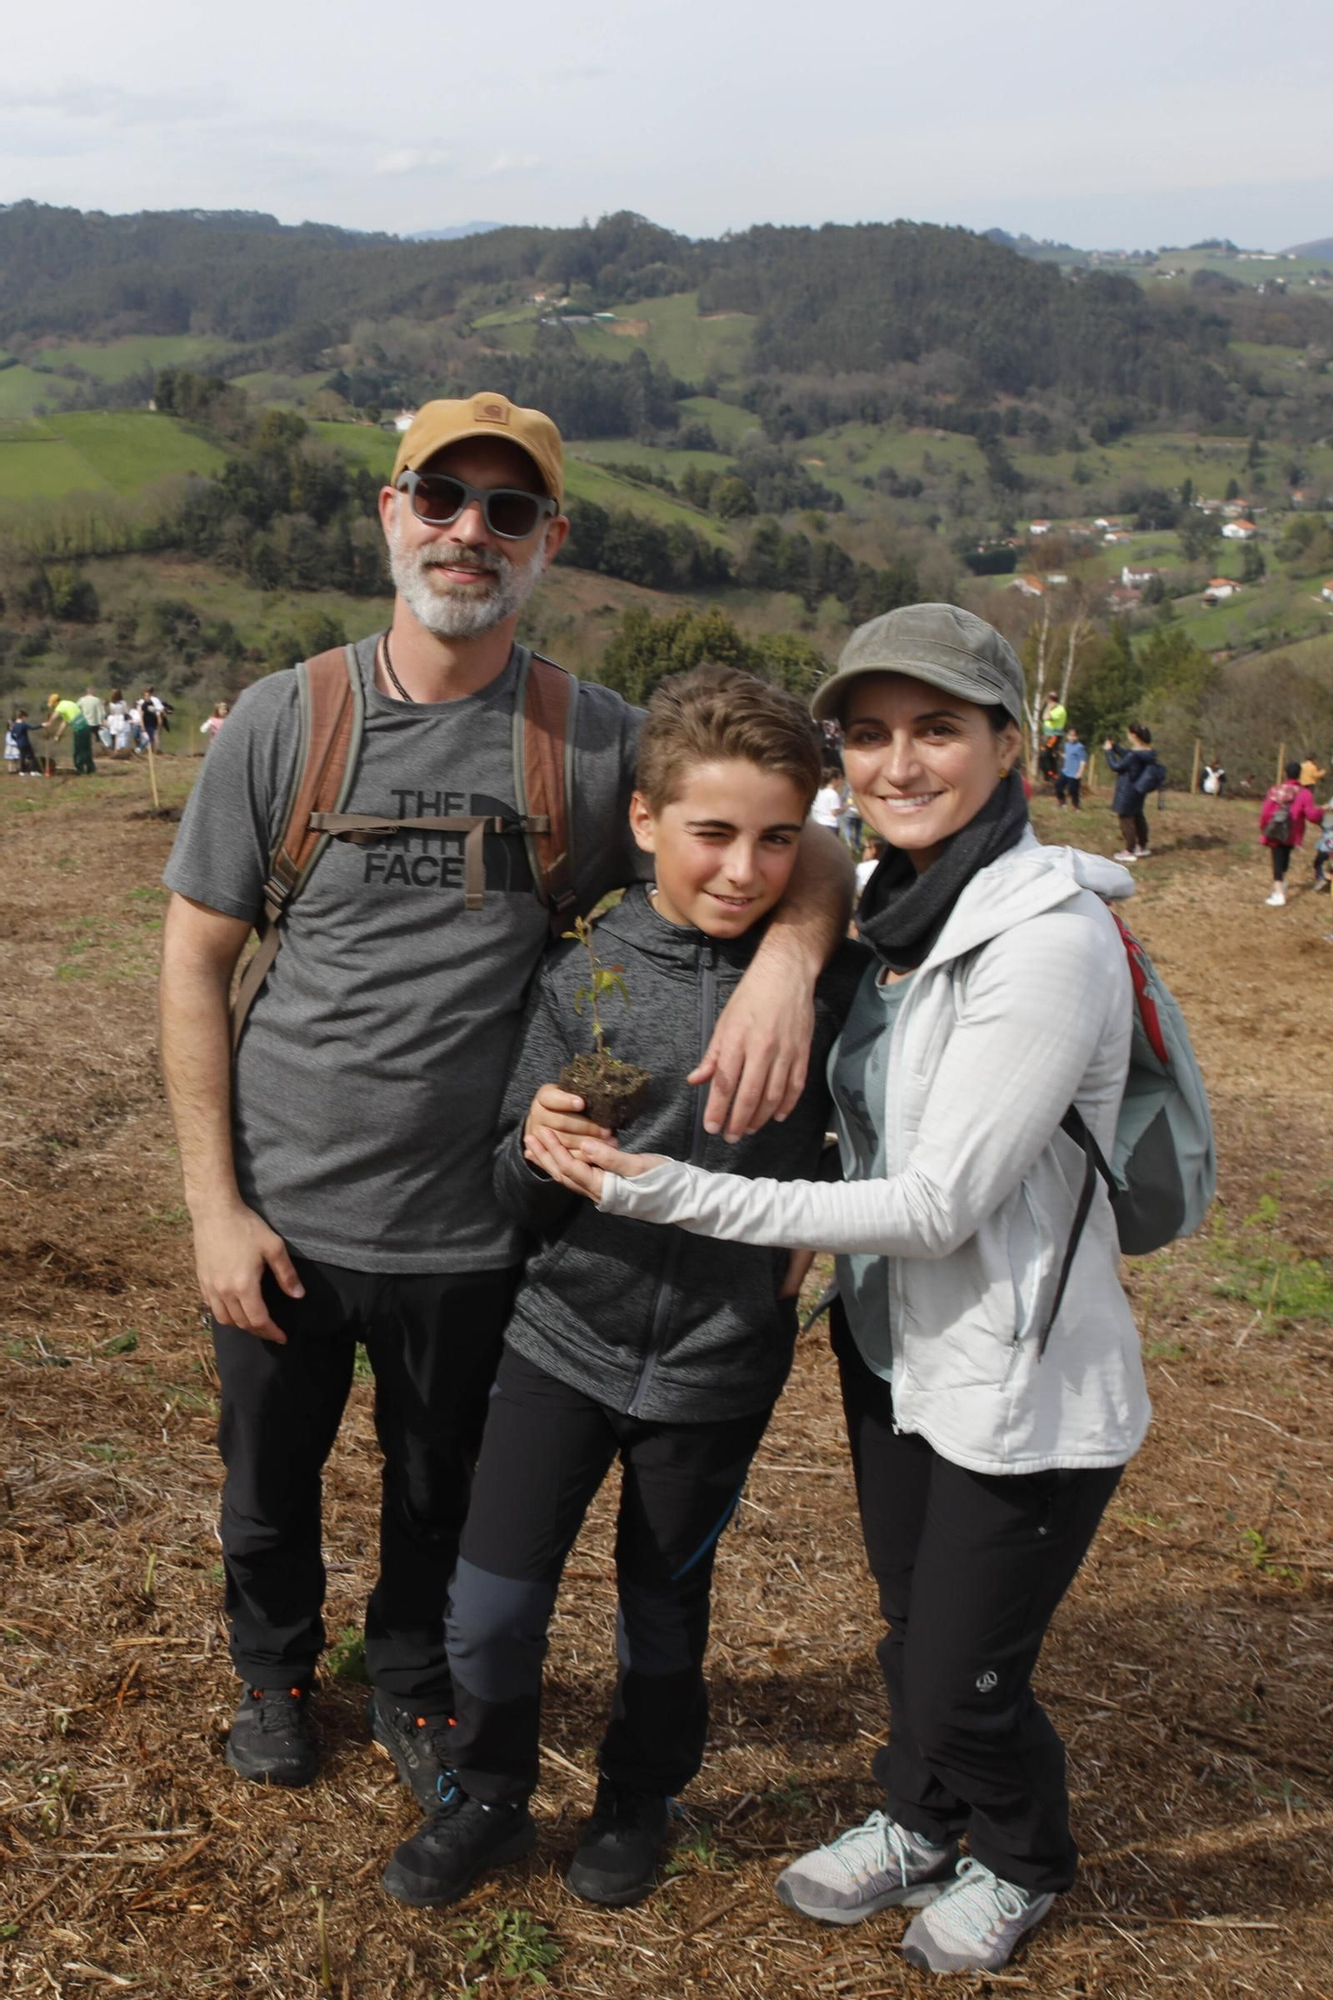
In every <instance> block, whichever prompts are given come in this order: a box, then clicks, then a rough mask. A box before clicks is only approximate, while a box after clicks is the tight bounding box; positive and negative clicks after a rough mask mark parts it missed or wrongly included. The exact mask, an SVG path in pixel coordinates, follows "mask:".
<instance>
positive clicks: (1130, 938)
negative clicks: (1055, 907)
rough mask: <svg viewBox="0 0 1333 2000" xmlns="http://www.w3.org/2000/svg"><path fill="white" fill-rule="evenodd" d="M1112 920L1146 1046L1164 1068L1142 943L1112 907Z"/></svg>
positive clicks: (1165, 1061)
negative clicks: (1124, 961) (1122, 948)
mask: <svg viewBox="0 0 1333 2000" xmlns="http://www.w3.org/2000/svg"><path fill="white" fill-rule="evenodd" d="M1111 921H1112V922H1113V923H1114V925H1115V927H1116V929H1117V930H1118V931H1119V933H1120V942H1121V944H1123V945H1124V947H1125V957H1126V958H1127V959H1128V960H1129V976H1130V980H1131V981H1132V983H1133V987H1134V1005H1135V1007H1136V1008H1137V1009H1138V1015H1139V1019H1140V1021H1142V1023H1143V1032H1144V1034H1145V1035H1146V1036H1147V1037H1148V1045H1149V1047H1150V1048H1151V1049H1152V1052H1153V1054H1154V1055H1155V1056H1156V1058H1157V1060H1158V1062H1159V1063H1161V1065H1162V1067H1163V1069H1166V1068H1168V1067H1169V1065H1170V1057H1169V1056H1168V1054H1167V1050H1166V1037H1165V1035H1164V1034H1163V1033H1162V1023H1161V1018H1160V1016H1159V1015H1158V1012H1157V1002H1156V1001H1155V1000H1154V999H1153V995H1152V987H1151V986H1150V985H1149V983H1148V966H1147V962H1146V960H1145V958H1144V954H1143V946H1142V945H1141V944H1140V943H1139V941H1138V939H1137V938H1136V937H1135V935H1134V933H1133V931H1132V930H1131V929H1130V928H1129V925H1128V924H1127V923H1125V921H1124V919H1123V918H1121V917H1118V916H1117V915H1116V913H1115V911H1114V910H1112V912H1111Z"/></svg>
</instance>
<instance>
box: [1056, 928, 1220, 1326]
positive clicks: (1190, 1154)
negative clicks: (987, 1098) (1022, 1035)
mask: <svg viewBox="0 0 1333 2000" xmlns="http://www.w3.org/2000/svg"><path fill="white" fill-rule="evenodd" d="M1111 915H1112V917H1113V919H1114V921H1115V926H1116V929H1117V930H1118V931H1119V932H1120V937H1121V942H1122V943H1123V944H1124V947H1125V956H1126V958H1127V959H1128V961H1129V974H1130V979H1131V980H1132V982H1133V986H1134V1034H1133V1040H1132V1041H1131V1044H1130V1052H1129V1075H1128V1078H1127V1079H1126V1082H1125V1095H1124V1098H1123V1100H1122V1101H1121V1105H1120V1116H1119V1119H1118V1120H1117V1123H1116V1131H1115V1144H1114V1146H1113V1147H1112V1149H1111V1158H1110V1159H1109V1160H1108V1159H1107V1158H1106V1156H1105V1155H1104V1154H1103V1152H1102V1149H1101V1147H1100V1146H1099V1145H1098V1144H1097V1141H1096V1139H1094V1137H1093V1135H1092V1133H1091V1132H1090V1131H1089V1130H1088V1127H1087V1125H1086V1124H1085V1123H1084V1121H1083V1118H1082V1115H1081V1114H1080V1112H1079V1111H1078V1110H1077V1108H1076V1107H1075V1106H1074V1105H1072V1104H1071V1105H1070V1107H1069V1109H1068V1111H1066V1113H1065V1115H1064V1117H1063V1118H1062V1119H1061V1121H1060V1129H1061V1131H1063V1132H1067V1133H1068V1134H1069V1136H1070V1138H1071V1139H1073V1140H1074V1141H1075V1143H1076V1144H1077V1145H1079V1146H1081V1147H1082V1149H1083V1155H1084V1159H1085V1162H1086V1165H1085V1169H1084V1174H1083V1186H1082V1189H1081V1190H1080V1193H1079V1199H1078V1206H1077V1208H1076V1209H1075V1212H1074V1226H1073V1229H1072V1231H1071V1232H1070V1237H1069V1247H1068V1249H1067V1250H1066V1252H1065V1260H1064V1264H1063V1265H1062V1267H1061V1270H1060V1282H1059V1285H1058V1286H1057V1287H1056V1293H1055V1303H1054V1304H1053V1305H1052V1307H1051V1310H1050V1314H1049V1316H1048V1318H1047V1321H1046V1326H1045V1329H1044V1331H1043V1333H1042V1336H1041V1352H1043V1353H1044V1352H1045V1349H1046V1342H1047V1340H1048V1339H1049V1338H1050V1332H1051V1327H1052V1326H1053V1325H1054V1323H1055V1317H1056V1314H1057V1313H1058V1312H1059V1310H1060V1302H1061V1300H1062V1299H1063V1297H1064V1293H1065V1286H1066V1284H1067V1283H1068V1281H1069V1273H1070V1270H1071V1268H1072V1266H1073V1262H1074V1255H1075V1252H1076V1251H1077V1249H1078V1245H1079V1239H1080V1237H1081V1236H1082V1234H1083V1225H1084V1224H1085V1222H1086V1221H1087V1219H1088V1210H1089V1209H1090V1208H1091V1206H1092V1197H1093V1192H1094V1190H1095V1188H1096V1185H1097V1176H1098V1175H1099V1174H1100V1175H1101V1177H1102V1179H1103V1181H1104V1182H1105V1183H1106V1191H1107V1193H1108V1194H1109V1196H1110V1198H1111V1209H1112V1212H1113V1213H1114V1215H1115V1222H1116V1230H1117V1232H1118V1234H1119V1237H1120V1247H1121V1249H1122V1250H1123V1251H1124V1252H1125V1254H1126V1255H1127V1256H1130V1257H1146V1256H1147V1255H1148V1253H1149V1251H1152V1250H1160V1249H1161V1248H1162V1247H1163V1245H1164V1244H1167V1243H1172V1242H1174V1241H1175V1239H1176V1237H1178V1236H1192V1235H1193V1233H1194V1231H1195V1230H1196V1229H1197V1228H1198V1227H1199V1225H1200V1223H1201V1222H1202V1221H1203V1218H1204V1216H1205V1215H1206V1214H1207V1212H1208V1205H1209V1203H1210V1202H1211V1201H1212V1199H1213V1196H1214V1194H1215V1193H1216V1192H1217V1151H1216V1147H1215V1145H1214V1141H1213V1119H1212V1113H1211V1112H1210V1110H1209V1108H1208V1092H1207V1090H1206V1089H1205V1087H1204V1081H1203V1076H1202V1074H1201V1072H1200V1069H1199V1063H1198V1058H1197V1057H1196V1056H1195V1053H1194V1050H1193V1047H1192V1046H1191V1043H1190V1037H1189V1029H1188V1028H1187V1027H1186V1026H1185V1016H1184V1015H1183V1014H1182V1013H1181V1011H1180V1005H1179V1003H1178V1001H1177V1000H1176V998H1175V996H1174V995H1173V994H1172V993H1171V991H1170V989H1169V988H1168V986H1167V984H1166V982H1165V980H1164V979H1163V978H1162V976H1161V974H1160V973H1159V972H1158V970H1157V968H1156V966H1155V965H1154V964H1153V962H1152V960H1151V959H1150V958H1149V956H1148V954H1147V952H1146V951H1145V950H1144V949H1143V946H1142V945H1141V944H1140V943H1139V941H1138V939H1137V938H1136V937H1135V936H1134V933H1133V932H1132V931H1131V930H1130V929H1129V928H1128V926H1127V925H1125V924H1124V923H1122V922H1121V920H1120V918H1119V917H1118V916H1116V914H1115V911H1114V910H1112V912H1111Z"/></svg>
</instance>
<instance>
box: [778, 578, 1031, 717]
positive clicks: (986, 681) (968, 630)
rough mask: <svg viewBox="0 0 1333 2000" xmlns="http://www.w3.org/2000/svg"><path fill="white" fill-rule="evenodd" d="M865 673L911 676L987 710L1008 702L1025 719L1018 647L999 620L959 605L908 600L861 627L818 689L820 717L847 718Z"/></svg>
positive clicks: (815, 708)
mask: <svg viewBox="0 0 1333 2000" xmlns="http://www.w3.org/2000/svg"><path fill="white" fill-rule="evenodd" d="M861 674H910V675H911V677H912V678H913V680H918V681H925V682H926V684H927V686H929V687H937V688H943V689H944V690H945V692H946V694H956V695H959V696H961V697H962V699H963V700H964V701H975V702H976V703H978V705H979V706H980V707H982V708H1003V709H1004V710H1005V711H1006V712H1007V713H1008V714H1009V715H1011V716H1012V717H1013V719H1014V721H1015V722H1016V723H1017V724H1018V725H1019V727H1020V728H1021V727H1022V724H1023V669H1022V666H1021V665H1020V663H1019V658H1018V655H1017V653H1016V652H1015V651H1014V649H1013V647H1012V646H1011V645H1010V644H1009V641H1008V640H1007V639H1003V638H1001V636H1000V634H999V633H998V632H997V631H996V630H995V627H994V626H993V625H988V624H987V623H986V621H985V619H984V618H977V617H974V615H973V614H972V612H970V611H964V610H962V609H961V608H960V607H959V606H958V605H957V604H905V605H903V606H902V608H901V609H900V610H898V611H886V612H885V613H884V614H883V616H882V617H880V618H872V619H871V620H870V622H869V624H868V625H858V626H857V628H856V630H855V632H853V634H852V636H851V638H850V639H849V640H848V641H847V644H846V645H845V646H844V647H843V649H842V653H841V656H840V657H839V660H838V664H837V667H836V668H835V670H834V671H833V673H831V674H830V675H829V677H828V679H827V680H826V681H825V682H824V683H823V685H822V686H821V687H818V688H816V690H815V695H814V699H813V701H812V702H811V704H810V707H811V709H812V711H813V713H814V717H815V720H816V721H817V722H840V721H841V720H842V713H843V710H844V708H845V707H846V705H847V690H848V688H849V687H850V685H851V683H852V682H853V681H854V680H856V679H857V678H858V677H859V676H860V675H861Z"/></svg>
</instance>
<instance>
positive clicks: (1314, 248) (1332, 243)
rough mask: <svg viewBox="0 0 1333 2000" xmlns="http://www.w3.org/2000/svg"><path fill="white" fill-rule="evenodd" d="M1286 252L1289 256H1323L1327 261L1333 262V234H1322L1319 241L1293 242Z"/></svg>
mask: <svg viewBox="0 0 1333 2000" xmlns="http://www.w3.org/2000/svg"><path fill="white" fill-rule="evenodd" d="M1286 254H1287V256H1288V257H1322V258H1323V259H1324V261H1325V263H1328V264H1333V236H1321V237H1320V238H1319V240H1318V242H1317V243H1293V244H1292V246H1291V248H1290V249H1289V250H1288V251H1287V253H1286Z"/></svg>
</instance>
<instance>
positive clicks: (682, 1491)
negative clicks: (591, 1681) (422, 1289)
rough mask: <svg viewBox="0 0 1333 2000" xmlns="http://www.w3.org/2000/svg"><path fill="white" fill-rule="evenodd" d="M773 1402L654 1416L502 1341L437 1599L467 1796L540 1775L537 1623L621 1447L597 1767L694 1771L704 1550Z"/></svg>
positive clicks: (652, 1787) (704, 1704)
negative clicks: (691, 1419) (608, 1671)
mask: <svg viewBox="0 0 1333 2000" xmlns="http://www.w3.org/2000/svg"><path fill="white" fill-rule="evenodd" d="M770 1414H771V1410H770V1407H768V1406H766V1407H765V1408H763V1409H761V1410H755V1411H751V1412H748V1413H747V1414H745V1415H742V1416H734V1417H721V1418H719V1419H718V1420H717V1422H715V1423H698V1424H669V1423H650V1422H647V1421H645V1420H644V1419H642V1418H638V1417H627V1416H623V1415H622V1414H621V1413H620V1412H619V1411H618V1410H616V1409H613V1408H612V1407H611V1406H610V1405H609V1404H606V1403H599V1402H597V1401H595V1400H594V1398H593V1397H591V1396H587V1395H585V1394H584V1393H583V1392H582V1391H581V1390H579V1389H575V1388H572V1387H570V1386H569V1385H568V1384H566V1383H564V1382H560V1381H558V1380H557V1379H556V1378H555V1376H553V1375H548V1374H547V1373H546V1371H545V1369H543V1368H539V1367H538V1366H537V1365H536V1363H535V1362H532V1361H529V1360H527V1359H526V1358H525V1357H524V1356H523V1355H521V1354H519V1353H517V1352H516V1351H515V1350H514V1349H513V1348H511V1347H506V1348H505V1351H504V1356H503V1358H502V1360H501V1362H500V1370H499V1374H498V1375H497V1377H496V1383H495V1394H494V1396H493V1397H492V1398H491V1408H490V1414H489V1416H488V1418H487V1420H486V1438H485V1442H484V1444H483V1445H482V1451H481V1462H480V1464H479V1465H478V1467H477V1477H476V1483H475V1486H474V1488H473V1500H472V1509H471V1512H470V1513H469V1515H468V1519H467V1526H466V1528H465V1529H464V1531H463V1546H462V1552H461V1555H460V1559H459V1564H458V1569H457V1572H456V1574H455V1576H454V1582H453V1590H452V1592H451V1598H450V1607H449V1664H450V1667H451V1669H452V1674H453V1689H454V1717H455V1721H454V1727H453V1729H452V1730H451V1731H450V1733H449V1739H450V1760H451V1762H452V1764H453V1766H454V1768H455V1770H456V1771H457V1773H458V1780H459V1783H460V1784H461V1785H462V1787H463V1789H464V1791H465V1792H468V1793H470V1794H471V1796H472V1797H473V1798H477V1799H481V1800H482V1801H483V1803H485V1804H487V1805H498V1804H500V1803H501V1802H507V1801H518V1800H522V1799H526V1798H528V1797H529V1795H530V1794H531V1793H532V1791H533V1790H534V1789H535V1787H536V1784H537V1766H538V1735H539V1730H540V1725H541V1695H542V1666H543V1663H544V1661H545V1657H546V1635H547V1628H548V1627H549V1625H550V1622H551V1614H552V1612H553V1611H554V1609H555V1600H556V1593H557V1591H558V1590H559V1588H560V1577H561V1573H562V1571H563V1569H564V1566H565V1559H566V1557H567V1556H568V1554H569V1551H570V1549H571V1548H572V1547H573V1544H574V1539H575V1537H576V1535H577V1534H578V1531H579V1528H580V1526H581V1524H582V1521H583V1517H584V1515H585V1513H586V1512H587V1510H588V1507H589V1505H590V1504H591V1502H592V1499H593V1496H594V1494H595V1493H596V1492H597V1489H598V1487H599V1486H600V1485H601V1483H602V1481H603V1480H604V1479H605V1478H606V1475H607V1473H608V1472H609V1471H610V1469H611V1467H612V1465H613V1464H614V1463H615V1461H616V1459H617V1458H619V1459H620V1462H621V1465H622V1467H623V1476H622V1483H621V1488H620V1513H619V1518H618V1520H617V1523H616V1586H617V1591H618V1594H619V1608H618V1615H617V1618H616V1652H617V1655H618V1658H619V1674H618V1677H617V1680H616V1690H615V1696H614V1699H613V1702H612V1708H611V1720H610V1723H609V1724H608V1726H607V1729H606V1733H605V1735H604V1736H603V1738H602V1742H601V1748H600V1750H599V1752H598V1764H599V1768H600V1769H601V1770H602V1771H603V1772H604V1773H605V1775H606V1776H607V1777H608V1778H609V1779H610V1780H611V1781H612V1783H613V1784H617V1785H624V1786H626V1787H627V1788H628V1789H630V1790H632V1791H638V1792H650V1793H657V1794H659V1795H665V1794H670V1793H673V1792H678V1791H680V1790H681V1789H682V1788H683V1787H684V1786H685V1785H687V1784H688V1783H689V1781H690V1779H691V1778H692V1777H693V1776H694V1774H695V1772H696V1771H697V1770H698V1769H699V1766H700V1764H701V1763H702V1761H703V1753H704V1742H705V1738H706V1736H707V1731H708V1695H707V1691H706V1689H705V1685H704V1676H703V1661H704V1653H705V1651H706V1649H707V1646H708V1619H709V1609H710V1600H711V1594H712V1584H713V1558H714V1555H715V1553H716V1550H717V1544H718V1540H719V1538H720V1536H721V1534H722V1531H723V1529H724V1528H725V1527H726V1525H727V1523H728V1521H729V1520H730V1519H731V1517H732V1515H733V1513H734V1512H735V1510H736V1506H737V1504H738V1502H739V1500H740V1496H741V1488H742V1487H743V1486H744V1484H745V1476H746V1474H747V1473H748V1471H749V1469H750V1461H751V1459H752V1458H753V1457H754V1454H755V1451H756V1450H757V1448H758V1445H759V1440H760V1439H761V1438H762V1436H763V1434H764V1430H765V1427H766V1426H767V1423H768V1419H769V1416H770Z"/></svg>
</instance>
